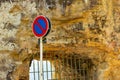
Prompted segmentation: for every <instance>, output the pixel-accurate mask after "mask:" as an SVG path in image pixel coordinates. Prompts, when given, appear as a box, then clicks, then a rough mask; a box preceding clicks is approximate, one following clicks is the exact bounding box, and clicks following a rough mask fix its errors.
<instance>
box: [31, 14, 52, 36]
mask: <svg viewBox="0 0 120 80" xmlns="http://www.w3.org/2000/svg"><path fill="white" fill-rule="evenodd" d="M49 25H50V24H49V21H48V19H47V18H46V17H44V16H38V17H37V18H35V20H34V22H33V24H32V31H33V33H34V35H35V36H36V37H38V38H40V37H43V36H45V35H46V33H47V31H48V29H49Z"/></svg>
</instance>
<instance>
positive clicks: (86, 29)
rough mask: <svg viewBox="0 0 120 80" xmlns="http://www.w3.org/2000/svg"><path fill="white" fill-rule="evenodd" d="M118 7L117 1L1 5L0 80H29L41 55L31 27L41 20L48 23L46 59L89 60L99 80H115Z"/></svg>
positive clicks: (119, 60) (119, 48)
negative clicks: (54, 56) (60, 55)
mask: <svg viewBox="0 0 120 80" xmlns="http://www.w3.org/2000/svg"><path fill="white" fill-rule="evenodd" d="M11 1H12V0H11ZM119 5H120V0H97V1H96V0H51V1H49V0H46V1H44V0H35V1H34V0H21V1H17V0H14V1H12V2H9V1H3V0H1V4H0V16H1V17H0V80H28V75H29V74H28V73H29V63H30V61H31V60H32V59H33V55H35V54H37V53H38V52H39V47H38V46H37V45H38V43H37V39H36V38H35V37H34V36H33V34H32V30H31V24H32V21H33V20H34V18H35V17H36V16H38V15H41V14H44V15H46V16H47V17H48V18H49V19H50V20H51V22H52V29H51V32H50V34H49V35H48V36H47V37H46V43H44V53H51V54H52V53H59V52H60V53H67V54H72V53H76V54H79V55H81V56H86V57H89V58H90V59H91V60H92V61H93V63H94V65H95V66H96V70H97V79H98V80H119V79H120V73H119V70H120V54H119V53H120V43H119V42H120V24H119V23H120V9H119V8H120V6H119ZM23 71H24V75H23Z"/></svg>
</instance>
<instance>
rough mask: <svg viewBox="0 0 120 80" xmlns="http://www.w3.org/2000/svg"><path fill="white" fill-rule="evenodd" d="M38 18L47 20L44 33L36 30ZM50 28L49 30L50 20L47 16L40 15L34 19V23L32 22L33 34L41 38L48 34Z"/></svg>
mask: <svg viewBox="0 0 120 80" xmlns="http://www.w3.org/2000/svg"><path fill="white" fill-rule="evenodd" d="M38 19H42V20H44V21H45V24H46V29H45V30H44V31H43V33H42V34H37V33H36V31H35V30H34V24H35V23H36V21H37V20H38ZM48 30H49V22H48V20H47V18H46V17H45V16H43V15H40V16H38V17H36V18H35V19H34V21H33V23H32V32H33V34H34V35H35V36H36V37H37V38H40V37H43V36H45V35H46V34H47V31H48Z"/></svg>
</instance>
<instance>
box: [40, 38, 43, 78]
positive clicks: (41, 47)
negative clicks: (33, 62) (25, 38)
mask: <svg viewBox="0 0 120 80" xmlns="http://www.w3.org/2000/svg"><path fill="white" fill-rule="evenodd" d="M42 62H43V42H42V37H41V38H40V80H43V71H42V67H43V65H42Z"/></svg>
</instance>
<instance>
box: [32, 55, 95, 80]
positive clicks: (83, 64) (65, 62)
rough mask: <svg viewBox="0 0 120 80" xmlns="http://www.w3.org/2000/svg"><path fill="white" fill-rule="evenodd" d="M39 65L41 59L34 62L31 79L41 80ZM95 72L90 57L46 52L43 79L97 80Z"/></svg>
mask: <svg viewBox="0 0 120 80" xmlns="http://www.w3.org/2000/svg"><path fill="white" fill-rule="evenodd" d="M35 66H37V67H35ZM39 66H40V61H36V62H32V65H31V67H30V80H40V76H39V75H40V74H39ZM31 68H33V69H32V70H31ZM95 74H96V73H95V71H94V70H93V64H92V60H91V59H89V58H85V57H80V55H76V54H44V61H43V80H97V79H96V78H95V77H96V76H95Z"/></svg>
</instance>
